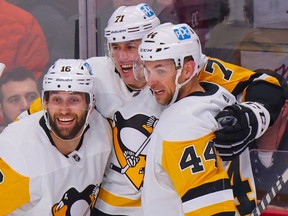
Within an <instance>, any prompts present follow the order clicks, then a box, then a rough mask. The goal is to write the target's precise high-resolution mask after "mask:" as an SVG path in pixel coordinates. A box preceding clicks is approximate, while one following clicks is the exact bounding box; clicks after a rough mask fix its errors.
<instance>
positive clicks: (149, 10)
mask: <svg viewBox="0 0 288 216" xmlns="http://www.w3.org/2000/svg"><path fill="white" fill-rule="evenodd" d="M140 9H141V10H142V11H143V12H144V13H145V15H146V16H147V17H151V16H154V14H155V13H154V11H153V10H152V8H151V7H149V5H147V4H144V5H143V6H142V7H140Z"/></svg>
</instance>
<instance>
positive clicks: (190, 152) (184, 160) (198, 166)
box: [180, 141, 217, 174]
mask: <svg viewBox="0 0 288 216" xmlns="http://www.w3.org/2000/svg"><path fill="white" fill-rule="evenodd" d="M203 158H204V160H206V161H207V160H214V161H215V167H216V166H217V165H216V155H215V150H214V143H213V142H212V141H209V142H208V143H207V145H206V148H205V150H204V153H203ZM180 168H181V170H184V169H187V168H190V169H191V172H192V173H193V174H195V173H197V172H201V171H203V170H204V166H203V162H202V158H201V157H200V156H198V155H197V153H196V151H195V147H194V145H192V146H189V147H187V148H185V149H184V151H183V153H182V157H181V159H180Z"/></svg>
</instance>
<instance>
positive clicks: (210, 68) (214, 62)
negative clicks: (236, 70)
mask: <svg viewBox="0 0 288 216" xmlns="http://www.w3.org/2000/svg"><path fill="white" fill-rule="evenodd" d="M214 65H217V66H218V67H219V69H220V71H221V73H222V74H223V79H224V80H226V81H229V80H230V78H231V76H232V71H231V70H229V69H227V68H225V66H224V65H223V64H222V63H221V62H219V61H217V60H211V59H210V60H209V61H208V62H207V64H206V67H205V71H206V72H207V73H210V74H213V71H214Z"/></svg>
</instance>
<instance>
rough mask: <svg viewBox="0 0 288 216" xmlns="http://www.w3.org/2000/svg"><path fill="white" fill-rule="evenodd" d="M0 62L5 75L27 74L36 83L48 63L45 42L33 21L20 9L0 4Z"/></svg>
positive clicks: (30, 16)
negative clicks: (16, 70)
mask: <svg viewBox="0 0 288 216" xmlns="http://www.w3.org/2000/svg"><path fill="white" fill-rule="evenodd" d="M0 27H1V34H0V50H1V52H0V61H1V62H2V63H4V64H5V65H6V68H5V71H4V72H6V70H7V71H9V70H11V69H12V68H14V67H22V68H25V69H26V70H31V71H32V72H33V74H34V76H35V79H39V78H40V77H41V74H42V72H43V70H44V68H45V67H46V65H47V63H48V61H49V54H48V48H47V42H46V39H45V36H44V34H43V32H42V29H41V27H40V25H39V24H38V22H37V20H36V19H35V18H34V17H33V16H32V15H31V14H30V13H28V12H26V11H24V10H23V9H21V8H19V7H17V6H15V5H13V4H11V3H9V2H6V1H5V0H0Z"/></svg>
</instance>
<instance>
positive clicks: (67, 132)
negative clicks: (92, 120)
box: [48, 110, 88, 140]
mask: <svg viewBox="0 0 288 216" xmlns="http://www.w3.org/2000/svg"><path fill="white" fill-rule="evenodd" d="M87 114H88V111H87V110H86V111H85V113H84V114H83V115H81V116H80V117H79V116H77V115H74V116H73V117H74V118H75V120H76V124H75V125H74V126H73V127H72V128H61V127H59V126H58V125H57V123H56V121H57V120H56V119H57V116H55V115H54V116H53V117H52V116H51V115H50V114H49V113H48V119H49V124H50V127H51V129H52V130H53V132H54V133H55V134H56V135H57V136H58V137H59V138H61V139H64V140H70V139H73V138H75V137H76V136H77V135H78V134H79V132H80V131H81V130H84V128H83V126H84V125H85V122H86V117H87Z"/></svg>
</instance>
